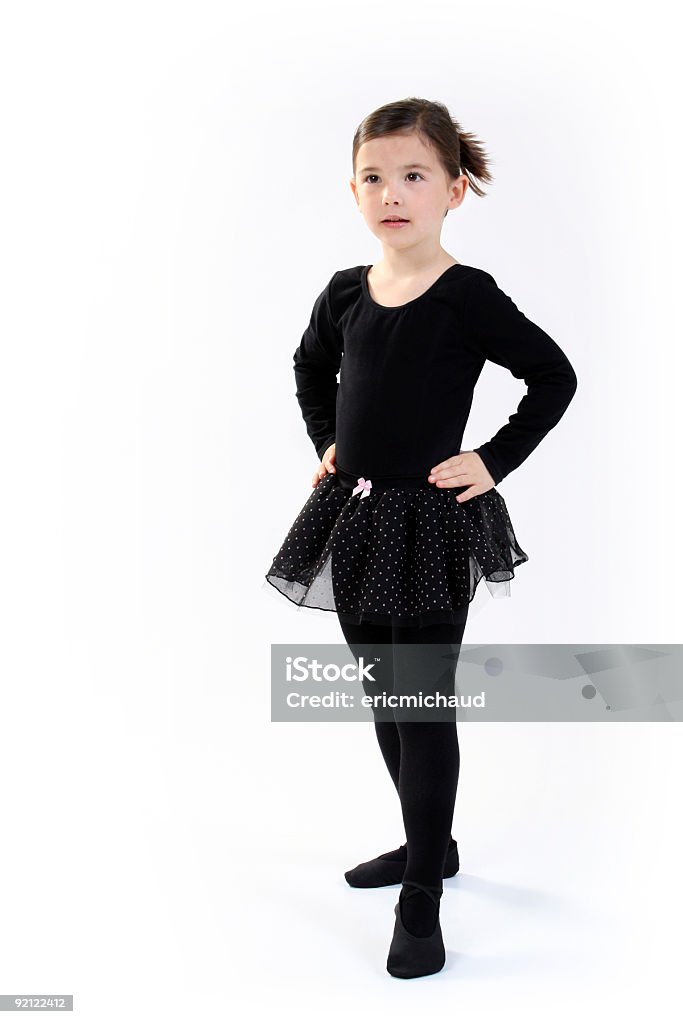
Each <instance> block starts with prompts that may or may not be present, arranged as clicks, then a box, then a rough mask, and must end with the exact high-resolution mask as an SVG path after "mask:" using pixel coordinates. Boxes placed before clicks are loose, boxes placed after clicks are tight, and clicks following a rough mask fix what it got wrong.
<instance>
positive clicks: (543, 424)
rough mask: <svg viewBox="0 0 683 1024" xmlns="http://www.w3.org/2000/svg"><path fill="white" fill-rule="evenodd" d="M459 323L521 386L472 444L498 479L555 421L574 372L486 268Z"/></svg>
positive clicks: (566, 402) (569, 395)
mask: <svg viewBox="0 0 683 1024" xmlns="http://www.w3.org/2000/svg"><path fill="white" fill-rule="evenodd" d="M464 328H465V337H466V339H467V341H468V342H469V343H470V344H472V345H473V346H474V347H475V348H476V349H477V351H478V352H479V354H480V355H481V356H482V358H483V359H490V360H491V362H493V363H497V364H498V365H499V366H505V367H506V368H507V369H508V370H509V371H510V373H512V374H513V376H515V377H518V378H520V379H523V380H524V382H525V384H526V385H527V393H526V394H525V395H524V396H523V398H522V400H521V402H520V403H519V405H518V407H517V411H516V412H515V413H513V414H512V416H510V418H509V420H508V422H507V423H506V424H505V426H503V427H501V428H500V430H499V431H498V433H497V434H495V435H494V437H492V438H491V440H490V441H487V442H486V443H485V444H482V445H481V446H480V447H479V448H475V449H474V450H475V451H476V452H477V454H478V455H479V457H480V458H481V460H482V462H483V463H484V465H485V466H486V468H487V470H488V471H489V473H490V474H491V476H492V477H493V479H494V481H495V482H496V484H498V483H500V481H501V480H502V479H503V477H506V476H507V475H508V473H511V472H512V470H513V469H517V467H518V466H519V465H521V463H522V462H524V460H525V459H526V458H528V456H529V455H530V454H531V453H532V451H533V450H534V448H535V447H536V446H537V445H538V444H539V443H540V442H541V441H542V440H543V438H544V437H545V435H546V434H547V433H548V431H549V430H551V429H552V428H553V427H554V426H555V425H556V424H557V423H558V422H559V421H560V419H561V418H562V416H563V414H564V412H565V410H566V409H567V406H568V405H569V403H570V402H571V400H572V398H573V397H574V393H575V392H576V388H577V379H576V374H575V372H574V369H573V367H572V365H571V363H570V362H569V360H568V359H567V357H566V355H565V354H564V352H563V351H562V349H561V348H560V346H559V345H558V344H557V343H556V342H555V341H553V339H552V338H551V337H549V336H548V335H547V334H546V333H545V331H543V330H542V329H541V328H540V327H538V326H537V325H536V324H535V323H533V322H532V321H531V320H528V319H527V318H526V316H525V315H524V314H523V313H522V312H521V311H520V310H519V309H518V308H517V306H516V305H515V303H514V302H513V301H512V299H511V298H510V297H509V296H508V295H506V294H505V292H504V291H503V290H502V289H501V288H499V287H498V285H497V284H496V282H495V280H494V279H493V277H492V276H491V275H490V274H489V273H487V272H486V271H482V272H481V273H480V274H477V275H476V278H475V280H474V281H473V282H472V283H471V285H470V288H469V291H468V294H467V296H466V298H465V310H464Z"/></svg>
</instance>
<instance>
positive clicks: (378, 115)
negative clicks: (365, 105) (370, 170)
mask: <svg viewBox="0 0 683 1024" xmlns="http://www.w3.org/2000/svg"><path fill="white" fill-rule="evenodd" d="M411 133H414V134H416V135H417V136H418V137H419V138H420V139H421V141H422V142H423V143H424V144H425V145H431V146H432V147H433V148H434V149H435V150H436V152H437V154H438V156H439V159H440V160H441V163H442V165H443V168H444V170H445V172H446V174H447V176H448V177H449V178H458V177H459V176H460V175H461V174H464V175H466V177H467V179H468V181H469V184H470V187H471V188H472V191H473V192H475V193H476V194H477V195H478V196H485V195H486V192H484V191H483V189H481V188H480V187H479V186H478V185H477V183H476V182H475V181H474V179H475V178H478V179H479V181H484V182H487V183H488V182H490V181H493V175H492V174H491V172H490V170H489V162H490V161H489V159H488V157H487V156H486V153H485V152H484V149H483V147H482V144H481V142H479V140H478V139H477V138H476V136H474V135H473V134H472V133H471V132H464V131H463V130H462V128H461V127H460V125H459V124H458V122H457V121H456V120H455V119H454V118H452V117H451V115H450V113H449V111H448V108H447V107H446V106H445V105H444V104H443V103H437V102H434V101H432V100H423V99H420V98H419V97H417V96H410V97H409V98H408V99H405V100H397V101H396V102H395V103H386V104H385V105H384V106H383V107H378V108H377V110H374V111H373V112H372V113H371V114H368V115H367V117H365V118H363V120H362V121H361V123H360V124H359V126H358V128H357V129H356V134H355V135H354V137H353V150H352V155H351V160H352V164H353V173H354V176H355V174H356V157H357V156H358V150H359V149H360V147H361V146H362V145H363V143H364V142H369V141H370V139H378V138H380V137H381V136H382V135H399V134H403V135H409V134H411Z"/></svg>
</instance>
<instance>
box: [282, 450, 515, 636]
mask: <svg viewBox="0 0 683 1024" xmlns="http://www.w3.org/2000/svg"><path fill="white" fill-rule="evenodd" d="M465 490H467V488H466V487H453V488H441V487H439V488H437V487H436V486H435V485H434V484H429V483H426V484H425V483H424V482H421V483H420V484H419V485H414V486H408V487H406V486H399V487H397V486H388V485H387V483H384V484H383V483H382V482H381V481H378V480H375V481H372V480H370V481H367V480H365V479H364V478H363V477H360V478H352V477H349V476H348V474H346V473H342V472H341V471H340V469H339V467H337V472H336V473H328V474H327V475H326V476H324V477H323V479H322V480H321V481H320V482H319V483H318V484H317V486H316V487H315V488H314V489H313V490H312V492H311V494H310V496H309V498H308V500H307V501H306V503H305V504H304V506H303V508H302V509H301V511H300V512H299V514H298V516H297V517H296V519H295V521H294V523H293V524H292V526H291V528H290V530H289V532H288V534H287V536H286V537H285V540H284V542H283V544H282V547H281V548H280V550H279V551H278V553H277V555H276V556H275V558H274V559H273V563H272V565H271V567H270V569H269V570H268V572H267V573H266V579H267V580H268V582H269V583H271V584H272V585H273V586H274V587H275V588H276V589H277V590H279V591H280V593H281V594H284V596H285V597H287V598H289V599H290V600H291V601H293V602H294V603H295V604H297V605H299V606H300V607H302V608H317V609H321V610H324V611H336V612H337V613H338V614H339V616H340V617H342V618H344V619H345V620H346V621H349V622H356V623H361V622H376V623H380V624H388V625H405V626H423V625H429V624H432V623H437V622H446V623H454V622H459V621H462V614H463V611H462V610H463V609H464V608H466V607H467V606H468V605H469V603H470V602H471V601H472V599H473V598H474V595H475V591H476V588H477V585H478V583H479V582H480V580H482V579H484V580H485V581H486V584H487V586H488V588H489V591H490V592H491V594H492V595H493V596H494V597H501V596H508V595H509V581H510V580H511V579H512V578H513V577H514V575H515V573H514V570H515V568H516V567H517V566H518V565H521V564H522V563H523V562H526V561H528V556H527V555H526V554H525V552H524V551H523V550H522V548H521V547H520V545H519V543H518V542H517V538H516V537H515V533H514V530H513V527H512V523H511V522H510V517H509V515H508V511H507V507H506V505H505V501H504V499H503V497H502V495H501V494H499V493H498V491H496V489H495V488H492V489H491V490H489V491H487V492H486V493H485V494H480V495H477V496H476V497H474V498H469V499H468V500H467V501H464V502H458V501H456V495H457V494H460V493H461V492H462V491H465Z"/></svg>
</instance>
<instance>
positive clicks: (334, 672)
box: [286, 656, 375, 683]
mask: <svg viewBox="0 0 683 1024" xmlns="http://www.w3.org/2000/svg"><path fill="white" fill-rule="evenodd" d="M286 664H287V669H286V672H287V682H288V683H292V682H294V683H303V682H305V681H306V680H307V679H313V680H315V682H322V681H323V680H324V681H325V682H328V683H329V682H335V681H336V680H337V679H346V680H347V681H348V682H353V681H354V680H358V681H359V682H362V680H363V679H369V680H370V681H371V682H373V683H374V682H375V677H374V676H373V675H372V669H373V668H374V665H372V664H371V665H366V664H365V660H364V658H362V657H361V658H359V659H358V664H357V665H356V664H355V663H353V664H349V663H347V664H346V665H342V666H341V668H340V666H339V665H335V664H331V663H329V662H327V663H326V662H323V661H316V660H313V661H311V660H310V658H304V657H303V656H301V657H300V658H286Z"/></svg>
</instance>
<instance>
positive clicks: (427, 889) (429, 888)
mask: <svg viewBox="0 0 683 1024" xmlns="http://www.w3.org/2000/svg"><path fill="white" fill-rule="evenodd" d="M406 885H411V886H413V891H412V892H406V891H405V886H406ZM403 886H404V888H403V889H401V896H402V897H403V899H404V900H405V899H408V897H409V896H414V895H415V893H416V892H417V891H418V890H421V891H422V892H423V893H425V895H427V896H429V898H430V900H431V901H432V903H433V904H434V906H435V907H438V906H439V896H441V895H442V894H443V886H442V885H423V884H422V882H411V881H410V879H409V878H404V879H403Z"/></svg>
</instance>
